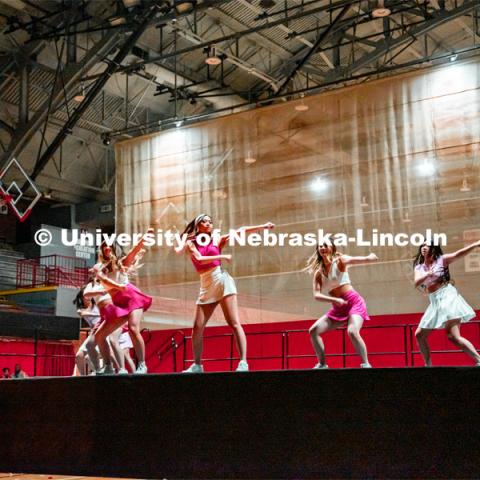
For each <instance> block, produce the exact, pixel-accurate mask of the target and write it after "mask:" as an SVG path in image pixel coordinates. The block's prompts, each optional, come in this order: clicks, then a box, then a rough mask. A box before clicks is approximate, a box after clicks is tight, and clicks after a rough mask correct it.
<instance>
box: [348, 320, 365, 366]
mask: <svg viewBox="0 0 480 480" xmlns="http://www.w3.org/2000/svg"><path fill="white" fill-rule="evenodd" d="M362 325H363V318H362V317H361V316H360V315H351V316H350V318H349V319H348V327H347V333H348V336H349V337H350V341H351V342H352V345H353V348H355V351H356V352H357V353H358V354H359V355H360V357H361V359H362V364H363V365H367V366H369V365H370V364H369V363H368V355H367V346H366V345H365V342H364V341H363V338H362V336H361V335H360V330H361V328H362Z"/></svg>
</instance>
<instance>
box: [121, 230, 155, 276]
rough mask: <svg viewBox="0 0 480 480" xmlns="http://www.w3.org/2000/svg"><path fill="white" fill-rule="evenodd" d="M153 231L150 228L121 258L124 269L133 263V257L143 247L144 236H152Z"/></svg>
mask: <svg viewBox="0 0 480 480" xmlns="http://www.w3.org/2000/svg"><path fill="white" fill-rule="evenodd" d="M154 231H155V230H154V229H153V228H152V227H150V228H149V229H148V230H147V233H146V234H145V235H144V236H143V237H142V238H141V239H140V241H139V242H138V243H137V244H136V245H135V246H134V247H133V248H132V249H131V250H130V251H129V252H128V253H127V254H126V255H125V256H124V257H123V258H122V260H121V262H122V265H123V266H124V267H126V268H128V267H130V266H131V265H132V263H133V262H134V261H135V257H136V256H137V254H138V253H139V252H140V250H142V249H143V247H144V243H145V236H146V235H150V234H152V233H153V232H154Z"/></svg>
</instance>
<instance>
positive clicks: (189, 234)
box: [182, 213, 212, 239]
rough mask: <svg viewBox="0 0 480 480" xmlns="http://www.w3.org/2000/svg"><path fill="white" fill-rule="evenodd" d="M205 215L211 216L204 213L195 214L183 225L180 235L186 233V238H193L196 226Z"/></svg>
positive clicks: (195, 233)
mask: <svg viewBox="0 0 480 480" xmlns="http://www.w3.org/2000/svg"><path fill="white" fill-rule="evenodd" d="M205 217H209V218H212V217H211V216H210V215H207V214H206V213H201V214H200V215H197V216H196V217H195V218H194V219H193V220H192V221H191V222H190V223H189V224H188V225H187V226H186V227H185V230H184V231H183V232H182V236H183V235H185V234H186V235H187V238H188V239H193V238H194V237H195V236H196V235H197V226H198V224H199V223H200V222H201V221H202V220H203V219H204V218H205Z"/></svg>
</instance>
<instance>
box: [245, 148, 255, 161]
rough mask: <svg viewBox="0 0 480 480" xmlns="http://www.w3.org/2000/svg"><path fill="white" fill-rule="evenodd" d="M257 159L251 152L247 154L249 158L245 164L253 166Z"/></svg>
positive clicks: (246, 158)
mask: <svg viewBox="0 0 480 480" xmlns="http://www.w3.org/2000/svg"><path fill="white" fill-rule="evenodd" d="M256 161H257V159H256V158H255V157H254V156H253V155H252V151H251V150H249V151H248V152H247V156H246V157H245V163H248V164H252V163H255V162H256Z"/></svg>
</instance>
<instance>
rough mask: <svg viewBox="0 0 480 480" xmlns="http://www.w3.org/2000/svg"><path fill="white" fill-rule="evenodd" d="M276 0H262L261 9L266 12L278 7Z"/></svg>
mask: <svg viewBox="0 0 480 480" xmlns="http://www.w3.org/2000/svg"><path fill="white" fill-rule="evenodd" d="M276 3H277V2H275V0H260V7H261V8H263V9H264V10H268V9H269V8H272V7H274V6H275V5H276Z"/></svg>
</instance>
